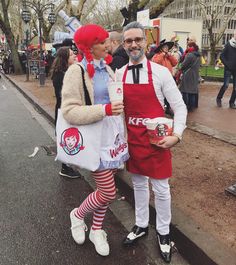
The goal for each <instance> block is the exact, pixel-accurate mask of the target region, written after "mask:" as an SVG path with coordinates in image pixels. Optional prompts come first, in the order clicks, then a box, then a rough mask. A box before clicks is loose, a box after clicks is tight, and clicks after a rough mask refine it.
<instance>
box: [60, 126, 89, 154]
mask: <svg viewBox="0 0 236 265" xmlns="http://www.w3.org/2000/svg"><path fill="white" fill-rule="evenodd" d="M61 139H62V141H61V147H62V148H63V149H64V151H65V152H66V153H67V154H69V155H75V154H77V153H78V152H79V151H80V150H83V149H84V147H83V138H82V135H81V133H80V132H79V130H78V129H77V128H69V129H67V130H65V131H64V132H63V133H62V135H61Z"/></svg>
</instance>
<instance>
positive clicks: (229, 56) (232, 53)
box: [220, 42, 236, 73]
mask: <svg viewBox="0 0 236 265" xmlns="http://www.w3.org/2000/svg"><path fill="white" fill-rule="evenodd" d="M220 59H221V61H222V63H223V64H224V65H225V66H226V67H227V68H228V69H229V70H230V71H231V72H234V73H236V47H235V48H234V47H232V46H231V45H230V42H228V43H227V44H226V45H225V47H224V49H223V51H222V53H221V55H220Z"/></svg>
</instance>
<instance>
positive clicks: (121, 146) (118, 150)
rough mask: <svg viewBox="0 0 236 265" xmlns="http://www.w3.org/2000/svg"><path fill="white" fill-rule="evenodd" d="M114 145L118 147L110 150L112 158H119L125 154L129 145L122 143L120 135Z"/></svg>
mask: <svg viewBox="0 0 236 265" xmlns="http://www.w3.org/2000/svg"><path fill="white" fill-rule="evenodd" d="M114 145H115V146H116V147H115V148H114V149H110V155H111V157H112V158H114V157H116V156H118V155H119V154H120V153H123V152H124V151H125V149H126V148H127V143H122V141H121V139H120V135H119V133H118V134H117V136H116V139H115V142H114Z"/></svg>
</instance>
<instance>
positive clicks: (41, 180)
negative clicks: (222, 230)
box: [0, 80, 187, 265]
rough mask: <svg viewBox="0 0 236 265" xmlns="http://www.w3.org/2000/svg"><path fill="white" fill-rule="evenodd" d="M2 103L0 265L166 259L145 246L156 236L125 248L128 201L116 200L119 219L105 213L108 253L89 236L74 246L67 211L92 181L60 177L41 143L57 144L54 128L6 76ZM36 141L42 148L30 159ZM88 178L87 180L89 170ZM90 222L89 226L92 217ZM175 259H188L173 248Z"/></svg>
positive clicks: (140, 264) (142, 263)
mask: <svg viewBox="0 0 236 265" xmlns="http://www.w3.org/2000/svg"><path fill="white" fill-rule="evenodd" d="M0 102H1V105H0V124H1V126H0V161H1V167H0V194H1V196H0V233H1V240H0V265H16V264H20V265H54V264H55V265H83V264H86V265H96V264H104V265H106V264H107V265H108V264H109V265H112V264H114V265H124V264H129V265H133V264H135V265H148V264H149V265H152V264H163V263H162V261H160V257H159V256H158V254H157V251H156V249H155V248H154V250H153V249H150V250H147V249H146V246H148V244H150V241H151V243H152V248H153V247H154V244H153V241H154V240H155V239H153V238H152V237H149V238H148V239H147V240H146V243H147V244H140V245H137V246H136V247H135V248H129V249H123V248H122V246H121V243H120V242H121V241H122V239H123V237H124V235H126V233H127V231H126V229H125V227H124V226H123V225H122V224H121V222H122V220H123V221H124V222H122V223H123V224H124V225H125V224H127V222H128V223H129V225H130V222H133V220H132V218H131V216H132V217H133V212H132V214H131V210H129V208H127V206H125V202H123V203H122V202H118V201H116V202H115V203H114V206H113V208H114V209H113V210H114V212H116V214H117V215H118V216H120V218H119V220H118V219H117V218H116V217H115V216H114V215H113V213H112V212H111V211H109V212H108V215H107V217H106V221H105V230H106V231H107V232H108V237H109V242H110V247H111V254H110V256H109V257H106V258H103V257H100V256H99V255H97V254H96V252H95V250H94V247H93V245H92V243H91V242H90V241H89V240H86V242H85V244H84V245H83V246H78V245H76V244H75V243H74V242H73V240H72V238H71V234H70V221H69V218H68V217H69V213H70V211H71V209H73V208H74V207H76V206H77V205H78V204H79V203H80V202H82V200H83V199H84V197H85V196H86V195H87V194H88V193H89V192H91V190H92V188H91V186H90V185H89V184H88V182H87V181H85V179H84V178H81V179H75V180H68V179H64V178H61V177H59V176H58V171H59V169H60V164H59V163H57V162H54V157H53V156H47V154H46V152H45V150H44V149H43V148H42V147H41V146H43V145H53V143H54V142H53V138H54V129H53V128H52V127H51V126H50V125H49V124H48V123H47V121H45V120H44V118H43V117H41V115H40V114H38V113H37V112H36V111H34V109H33V107H32V106H31V105H30V104H29V103H28V102H27V101H26V100H25V99H24V98H23V97H22V95H20V94H19V92H17V91H16V90H15V88H13V87H12V86H11V85H9V83H8V82H5V81H4V80H1V81H0ZM49 135H50V136H51V137H50V136H49ZM36 146H38V147H39V148H40V149H39V152H38V153H37V154H36V156H35V157H33V158H29V157H28V155H30V154H32V152H33V150H34V148H35V147H36ZM83 174H86V173H85V172H83ZM85 178H86V179H87V180H88V179H89V176H88V174H87V175H86V176H85ZM119 203H120V204H119ZM122 207H123V209H124V212H125V210H126V214H124V215H122V214H121V211H120V210H121V208H122ZM127 209H128V210H127ZM125 220H126V221H125ZM86 222H87V224H88V225H89V226H90V224H91V216H88V218H87V219H86ZM154 242H155V241H154ZM151 252H152V253H151ZM153 252H155V255H153ZM172 264H173V265H174V264H178V265H185V264H187V263H186V262H185V261H184V260H183V259H182V257H181V256H180V255H179V254H177V253H175V254H174V257H173V263H172Z"/></svg>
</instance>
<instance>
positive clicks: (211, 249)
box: [3, 74, 236, 265]
mask: <svg viewBox="0 0 236 265" xmlns="http://www.w3.org/2000/svg"><path fill="white" fill-rule="evenodd" d="M3 75H4V77H5V78H6V79H7V80H8V81H10V83H11V84H12V85H13V86H15V87H16V88H17V90H18V91H19V92H20V93H21V94H23V96H24V97H25V98H26V99H27V100H28V101H29V102H30V103H31V104H33V105H34V106H35V108H36V109H37V111H38V112H40V113H42V114H43V115H44V116H45V118H46V119H47V120H48V121H49V122H50V123H51V124H53V125H54V118H53V116H52V112H51V113H50V111H49V110H47V109H44V108H43V107H42V106H41V105H40V102H39V101H38V99H37V98H36V97H35V96H33V95H32V94H30V93H26V92H24V91H23V90H22V89H21V88H20V87H19V86H18V85H17V84H16V83H15V82H14V81H12V80H11V79H10V78H9V77H8V76H6V75H5V74H3ZM198 126H199V125H198ZM195 127H196V124H190V126H189V125H188V128H189V129H191V130H193V131H198V132H200V133H203V134H206V135H210V136H213V137H215V138H217V139H220V140H222V141H225V142H228V143H230V144H233V145H236V139H233V141H232V139H231V138H230V137H229V138H227V137H225V138H222V135H221V134H217V133H216V131H215V130H214V132H213V129H211V128H208V127H205V126H200V127H201V129H200V130H196V128H195ZM206 128H207V129H209V130H205V129H206ZM211 130H212V131H211ZM129 178H130V177H129V174H128V172H127V171H125V170H124V171H122V172H119V174H118V178H116V185H117V188H118V189H119V190H121V193H122V194H123V195H124V196H125V197H126V200H127V201H128V202H129V203H130V204H131V205H132V207H133V208H134V196H133V189H132V185H131V184H130V183H128V182H129V181H128V180H129ZM155 219H156V218H155V207H154V205H153V204H152V203H150V221H149V222H150V224H152V225H154V224H155ZM171 233H172V236H173V238H174V241H175V243H176V246H177V249H178V251H179V253H180V254H181V255H182V256H183V257H184V258H185V259H186V260H187V261H188V262H189V263H190V264H192V265H225V264H228V265H236V254H235V253H234V252H233V251H231V250H228V248H227V247H226V246H223V245H222V244H221V243H220V242H218V241H217V240H216V239H215V238H213V237H212V236H211V235H209V234H208V233H207V231H203V230H202V229H200V228H199V227H197V226H196V224H195V223H194V222H193V220H190V218H189V217H188V216H186V215H185V214H184V213H183V212H181V211H180V210H179V209H176V208H174V209H173V208H172V223H171Z"/></svg>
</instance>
